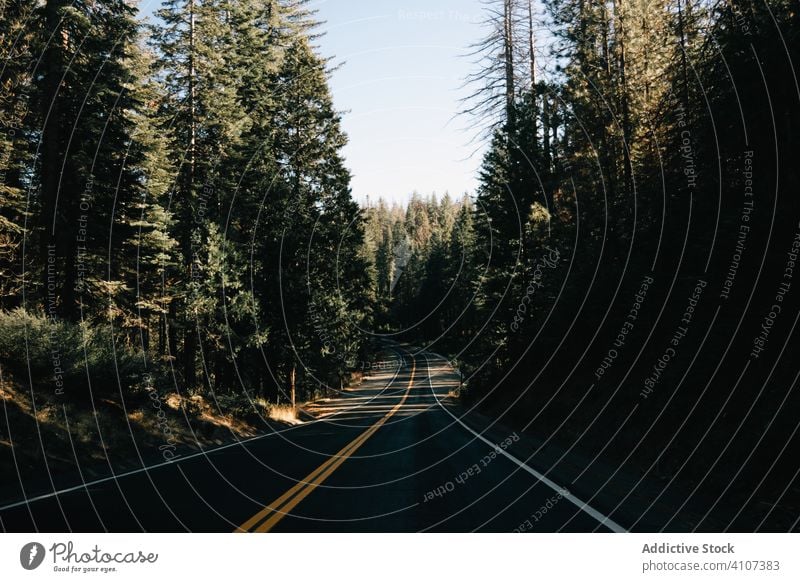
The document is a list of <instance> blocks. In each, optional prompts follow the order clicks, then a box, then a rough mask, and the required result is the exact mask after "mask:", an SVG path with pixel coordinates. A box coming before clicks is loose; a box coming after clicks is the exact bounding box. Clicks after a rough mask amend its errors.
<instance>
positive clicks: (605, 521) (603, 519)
mask: <svg viewBox="0 0 800 582" xmlns="http://www.w3.org/2000/svg"><path fill="white" fill-rule="evenodd" d="M428 353H430V354H431V355H432V356H435V357H437V358H441V359H442V360H444V361H446V362H449V360H448V359H447V358H445V357H444V356H442V355H440V354H437V353H434V352H428ZM428 384H429V385H430V386H431V393H432V394H433V397H434V398H435V399H436V403H437V404H438V405H439V406H440V407H441V408H442V410H444V411H445V412H446V413H447V414H449V415H450V416H451V417H453V419H454V420H455V421H456V422H457V423H458V424H460V425H461V426H463V427H464V428H465V429H467V430H468V431H469V432H470V433H472V434H473V435H474V436H475V437H477V438H479V439H480V440H481V441H483V442H484V443H486V444H487V445H489V446H490V447H492V449H493V450H494V451H496V452H497V453H499V454H501V455H503V456H504V457H506V458H507V459H508V460H509V461H511V462H513V463H515V464H516V465H517V466H519V468H520V469H523V470H524V471H527V472H528V473H530V474H531V475H533V476H534V477H535V478H536V479H537V480H539V481H541V482H542V483H544V484H545V485H547V486H548V487H549V488H550V489H552V490H553V491H555V492H556V493H558V494H560V495H561V496H562V497H563V498H564V499H566V500H567V501H569V502H570V503H572V504H573V505H575V506H576V507H577V508H578V509H580V510H581V511H583V512H584V513H586V514H588V515H590V516H591V517H592V518H593V519H595V520H596V521H598V522H600V523H601V524H602V525H604V526H606V527H607V528H608V529H610V530H611V531H613V532H614V533H628V530H626V529H625V528H624V527H622V526H621V525H619V524H618V523H617V522H615V521H614V520H613V519H611V518H610V517H608V516H606V515H603V514H602V513H600V512H599V511H597V510H596V509H595V508H593V507H592V506H591V505H589V504H588V503H586V502H584V501H581V500H580V499H578V498H577V497H576V496H574V495H573V494H572V493H569V492H568V490H567V489H566V488H565V487H560V486H559V485H558V484H556V483H555V482H553V481H551V480H550V479H548V478H547V477H545V476H544V475H542V474H541V473H539V472H538V471H537V470H536V469H533V468H531V467H529V466H528V465H527V464H525V463H524V462H522V461H520V460H519V459H518V458H516V457H515V456H514V455H512V454H511V453H509V452H508V451H506V450H505V449H503V448H501V447H500V446H499V445H496V444H495V443H493V442H492V441H490V440H489V439H487V438H486V437H484V436H483V435H482V434H480V433H477V432H475V431H474V430H472V428H470V427H469V426H468V425H467V424H465V423H464V421H462V420H461V419H460V418H458V417H457V416H456V415H455V414H453V413H452V412H450V411H449V410H448V409H447V408H446V407H445V406H444V405H443V404H442V401H441V400H439V396H437V394H436V392H435V391H434V390H433V384H432V383H431V376H430V374H428Z"/></svg>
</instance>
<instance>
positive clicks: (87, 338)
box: [0, 308, 142, 398]
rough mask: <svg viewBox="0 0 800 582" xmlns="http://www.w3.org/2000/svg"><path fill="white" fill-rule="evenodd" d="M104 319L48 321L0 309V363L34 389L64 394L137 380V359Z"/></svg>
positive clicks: (103, 390) (113, 388)
mask: <svg viewBox="0 0 800 582" xmlns="http://www.w3.org/2000/svg"><path fill="white" fill-rule="evenodd" d="M120 339H121V338H120V336H115V335H114V333H113V331H112V329H111V327H110V326H109V325H90V324H88V323H81V324H75V323H68V322H64V321H57V322H53V321H51V320H49V319H48V318H47V317H45V316H44V315H43V314H38V313H31V312H29V311H26V310H24V309H21V308H18V309H15V310H14V311H0V365H2V366H3V367H4V368H6V369H7V370H9V371H10V372H11V373H12V374H13V375H14V376H15V377H17V379H18V380H21V381H26V380H27V378H28V374H30V379H31V380H32V382H33V387H34V389H36V390H44V389H45V388H50V389H52V390H53V392H54V393H62V391H63V394H65V395H67V396H68V397H70V398H78V397H81V396H88V395H89V388H90V386H91V390H92V392H93V393H95V394H113V393H116V392H117V391H118V382H119V385H121V386H122V388H123V389H129V388H130V387H131V386H133V385H135V384H136V382H137V381H139V380H140V375H139V372H140V371H141V370H142V365H141V362H142V359H141V357H140V356H138V355H137V354H136V352H135V351H134V350H133V349H131V348H130V347H128V346H127V345H126V344H125V343H124V342H123V341H119V340H120Z"/></svg>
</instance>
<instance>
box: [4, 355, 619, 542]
mask: <svg viewBox="0 0 800 582" xmlns="http://www.w3.org/2000/svg"><path fill="white" fill-rule="evenodd" d="M377 368H378V370H379V371H377V372H375V373H374V374H373V375H371V376H369V377H368V378H367V379H366V381H365V382H364V383H363V384H362V385H361V386H360V387H358V388H356V389H352V390H347V391H345V392H343V393H341V394H340V395H337V397H335V398H331V399H328V400H323V401H319V402H316V403H314V404H313V405H311V406H310V407H309V408H308V412H309V413H310V414H312V415H314V417H316V420H315V421H314V422H309V423H306V424H303V425H299V426H297V427H293V428H291V429H288V430H286V431H281V432H279V433H273V434H269V435H267V436H263V437H259V438H257V439H253V440H250V441H245V442H242V443H239V444H236V445H235V446H228V447H224V448H221V449H218V450H215V451H209V452H206V453H202V454H197V455H194V456H192V457H189V458H184V459H182V460H179V461H176V462H173V463H167V464H162V465H159V466H156V467H153V468H148V469H142V470H139V471H133V472H130V473H128V474H125V475H121V476H118V477H117V478H113V479H106V480H102V481H99V482H94V483H89V484H87V485H86V486H85V487H83V486H82V487H76V488H72V489H70V490H66V491H64V492H61V493H59V494H50V495H45V496H40V497H39V498H37V499H34V500H29V501H28V502H24V501H22V502H17V503H13V504H6V505H5V506H0V525H1V526H2V529H3V530H4V531H18V532H22V531H25V532H31V531H45V532H63V531H74V532H102V531H113V532H136V531H150V532H173V531H179V532H180V531H198V532H220V531H222V532H225V531H236V532H419V531H435V532H472V531H481V532H512V531H533V532H556V531H565V532H592V531H624V530H623V528H622V526H620V525H619V524H617V523H615V522H614V521H612V520H610V519H609V518H607V517H606V516H604V515H603V514H602V513H600V512H599V511H597V510H596V509H594V508H592V507H589V506H588V505H586V504H585V503H583V502H582V501H581V500H580V499H578V498H577V497H575V496H574V495H573V493H572V492H569V491H567V490H566V489H564V488H562V487H561V486H560V484H559V483H557V482H555V481H554V480H552V478H548V477H547V476H545V475H544V474H543V473H541V472H539V471H537V469H536V468H535V467H530V466H528V465H527V464H526V463H525V462H524V458H525V457H524V456H523V455H520V454H515V450H516V445H517V442H518V441H519V439H520V437H519V436H518V435H517V434H515V433H513V432H511V433H510V434H497V430H494V431H492V434H491V435H490V434H480V433H479V432H477V431H475V430H474V429H472V428H470V426H469V424H468V423H466V422H464V421H463V420H462V419H461V415H462V414H463V413H461V412H460V409H459V408H458V407H457V406H455V405H453V404H452V403H450V404H449V405H447V406H445V405H444V404H443V403H445V402H449V400H448V394H449V393H450V392H451V391H452V390H453V389H454V388H455V387H456V386H457V383H458V377H457V375H456V374H455V373H454V372H453V370H452V368H451V367H450V365H449V363H448V362H447V361H446V360H445V359H444V358H441V357H439V356H436V355H433V354H429V353H418V354H411V353H410V352H407V351H405V350H400V349H397V350H392V351H391V352H390V353H387V355H386V359H385V360H384V361H383V362H382V363H381V365H379V366H377Z"/></svg>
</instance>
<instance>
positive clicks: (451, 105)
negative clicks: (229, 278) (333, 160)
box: [140, 0, 484, 202]
mask: <svg viewBox="0 0 800 582" xmlns="http://www.w3.org/2000/svg"><path fill="white" fill-rule="evenodd" d="M243 1H246V0H243ZM159 6H160V1H159V0H142V2H141V4H140V8H141V10H142V12H143V13H145V14H149V13H152V12H153V11H154V10H155V9H157V8H158V7H159ZM310 7H312V8H314V9H316V10H318V18H319V19H320V20H323V21H324V22H325V23H324V24H323V26H322V29H321V30H322V31H324V32H325V33H326V34H325V36H324V37H322V38H320V39H319V46H320V53H321V54H322V55H323V56H328V57H331V56H333V57H335V61H334V62H344V64H343V66H342V67H341V68H339V69H338V70H337V71H335V72H334V74H333V77H332V79H331V89H332V93H333V98H334V102H335V104H336V107H337V109H340V110H342V111H344V112H345V113H344V116H343V126H344V130H345V131H346V132H347V134H348V136H349V138H350V143H349V144H348V146H347V148H346V149H345V151H344V155H345V158H346V160H347V166H348V168H349V169H350V171H351V172H352V173H353V183H352V186H353V195H354V196H355V197H356V199H357V200H359V201H361V202H363V201H364V200H365V198H366V196H370V199H376V198H378V197H383V198H385V199H387V200H389V201H397V202H404V201H405V200H407V198H408V197H409V196H410V194H411V192H413V191H414V190H417V191H419V192H420V193H423V194H430V193H432V192H436V193H437V194H439V195H442V194H443V193H444V192H445V191H449V192H450V193H451V194H453V195H454V196H458V195H460V194H463V193H464V192H472V191H473V190H474V188H475V186H476V173H477V169H478V166H479V165H480V161H481V155H480V153H475V150H476V145H475V144H474V143H470V140H471V139H472V138H473V136H474V132H472V131H469V129H468V125H469V123H468V120H467V119H466V118H464V117H463V116H456V113H457V112H458V111H459V108H460V105H459V99H460V97H462V96H463V95H464V94H465V93H466V91H465V90H464V89H461V86H462V84H463V80H464V78H465V77H466V76H467V75H468V74H469V73H470V72H471V71H472V64H471V59H470V58H468V57H466V56H465V55H466V53H467V52H468V51H469V45H470V44H471V43H473V42H475V41H476V40H478V39H480V38H481V36H482V35H483V30H482V27H481V25H480V22H481V21H482V19H483V17H484V15H483V10H482V5H481V3H480V0H428V1H424V0H399V1H397V0H396V1H388V0H313V1H312V2H311V4H310Z"/></svg>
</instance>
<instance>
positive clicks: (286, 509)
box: [235, 357, 417, 533]
mask: <svg viewBox="0 0 800 582" xmlns="http://www.w3.org/2000/svg"><path fill="white" fill-rule="evenodd" d="M411 362H412V363H411V378H410V379H409V381H408V387H407V388H406V391H405V393H404V394H403V397H402V398H401V399H400V402H399V403H397V404H396V405H395V406H394V408H392V409H391V410H390V411H389V412H388V413H387V414H386V416H384V417H383V418H381V419H380V420H379V421H378V422H376V423H375V424H373V425H372V426H371V427H369V428H368V429H367V430H366V431H364V432H363V433H361V434H360V435H359V436H358V437H356V439H355V440H353V441H352V442H351V443H350V444H348V445H347V446H346V447H344V448H343V449H342V450H341V451H339V452H338V453H336V454H335V455H333V456H332V457H330V458H329V459H328V460H327V461H325V462H324V463H323V464H322V465H320V466H319V467H317V468H316V469H314V471H312V472H311V473H310V474H309V475H308V476H307V477H306V478H305V479H302V480H300V481H299V482H298V483H297V484H296V485H295V486H294V487H292V488H291V489H289V490H288V491H287V492H286V493H284V494H283V495H281V496H280V497H278V499H276V500H275V501H273V502H272V503H270V504H269V505H267V506H266V507H265V508H264V509H262V510H261V511H259V512H258V513H256V514H255V515H254V516H253V517H251V518H250V519H248V520H247V521H246V522H245V523H243V524H242V525H240V526H239V527H238V528H236V530H235V531H236V532H260V533H264V532H268V531H270V530H271V529H272V528H273V527H275V525H276V524H277V523H278V522H279V521H280V520H282V519H283V518H284V517H286V516H287V515H288V514H289V513H290V512H291V511H292V509H294V508H295V507H296V506H297V504H298V503H300V502H301V501H302V500H303V499H305V498H306V497H308V496H309V494H311V492H312V491H314V489H316V488H317V487H319V486H320V485H321V484H322V483H323V482H325V480H326V479H327V478H328V477H330V476H331V474H333V472H334V471H335V470H336V469H338V468H339V467H340V466H341V464H342V463H344V462H345V461H346V460H347V459H348V458H350V456H351V455H352V454H353V453H355V452H356V451H357V450H358V449H359V448H361V445H363V444H364V443H365V442H367V440H368V439H369V438H370V437H371V436H372V435H373V434H375V432H377V430H378V429H379V428H380V427H382V426H383V425H384V424H386V421H388V420H389V419H390V418H392V416H394V415H395V414H396V413H397V411H398V410H400V408H401V407H402V406H403V404H405V402H406V400H407V399H408V394H409V392H410V391H411V386H412V385H413V384H414V374H415V373H416V371H417V363H416V361H415V360H414V359H413V357H412V360H411Z"/></svg>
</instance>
